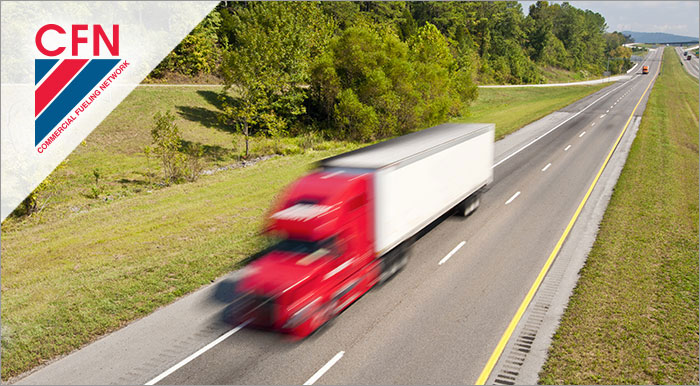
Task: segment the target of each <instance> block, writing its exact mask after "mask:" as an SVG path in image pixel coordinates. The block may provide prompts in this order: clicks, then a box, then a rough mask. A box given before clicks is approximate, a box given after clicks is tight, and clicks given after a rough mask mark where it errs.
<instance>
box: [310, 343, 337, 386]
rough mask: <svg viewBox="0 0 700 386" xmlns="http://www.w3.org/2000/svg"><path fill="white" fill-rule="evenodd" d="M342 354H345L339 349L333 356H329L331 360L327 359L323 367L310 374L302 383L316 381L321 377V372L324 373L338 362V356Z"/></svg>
mask: <svg viewBox="0 0 700 386" xmlns="http://www.w3.org/2000/svg"><path fill="white" fill-rule="evenodd" d="M343 355H345V351H341V352H339V353H337V354H335V356H334V357H333V358H331V360H329V361H328V363H326V364H325V365H323V367H321V368H320V369H318V371H317V372H316V374H314V375H312V376H311V378H309V380H307V381H306V382H304V385H313V384H314V382H316V381H318V379H319V378H321V377H322V376H323V374H325V373H326V371H328V370H329V369H330V368H331V367H333V365H334V364H335V363H336V362H338V361H339V360H340V358H342V357H343Z"/></svg>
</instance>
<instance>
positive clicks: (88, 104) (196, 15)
mask: <svg viewBox="0 0 700 386" xmlns="http://www.w3.org/2000/svg"><path fill="white" fill-rule="evenodd" d="M217 3H218V2H216V1H207V2H180V1H178V2H174V1H173V2H131V1H124V2H121V1H120V2H101V1H100V2H82V1H68V2H48V1H47V2H10V1H3V2H2V3H1V11H2V12H1V15H2V36H1V40H0V42H1V46H2V47H1V51H0V58H1V59H0V65H1V68H0V73H1V75H2V90H1V91H2V94H1V95H0V102H1V103H0V104H1V105H2V106H1V108H2V109H1V112H0V137H1V138H0V162H1V163H0V166H1V169H2V175H1V176H0V178H1V179H0V190H1V192H0V206H1V212H2V220H4V219H5V218H6V217H7V216H8V215H9V214H10V213H11V212H12V211H13V210H14V209H15V208H16V207H17V206H18V205H19V204H20V203H21V202H22V201H23V200H24V199H25V198H26V197H27V196H28V195H29V194H30V193H31V192H32V191H33V190H34V189H35V188H36V187H37V186H38V185H39V184H40V183H41V181H43V180H44V179H45V178H46V177H47V176H48V175H49V174H50V173H51V171H52V170H53V169H54V168H55V167H56V166H58V164H60V163H61V161H63V160H64V159H65V158H66V157H67V156H68V155H69V154H70V153H71V152H72V151H73V149H75V148H76V146H78V145H79V144H80V143H81V142H82V141H83V140H84V139H85V137H87V136H88V134H90V132H92V130H93V129H94V128H95V127H97V125H99V123H100V122H101V121H102V120H103V119H104V118H105V117H106V116H107V115H108V114H109V113H110V112H111V111H112V110H113V109H114V108H115V107H117V105H118V104H119V103H120V102H121V101H122V99H124V98H125V97H126V96H127V95H129V93H131V91H132V90H133V89H134V88H135V87H136V86H137V85H138V84H139V83H140V82H141V81H142V80H143V79H144V78H145V77H146V76H147V75H148V74H149V73H150V72H151V71H152V70H153V69H154V68H155V67H156V66H157V65H158V63H160V61H161V60H163V58H165V56H166V55H168V53H169V52H170V51H171V50H173V49H174V48H175V46H176V45H177V44H178V43H180V41H181V40H182V39H184V38H185V36H187V34H188V33H189V32H190V31H191V30H192V29H193V28H194V27H195V26H197V24H198V23H199V22H200V21H202V20H203V19H204V17H205V16H206V15H207V14H208V13H209V12H210V11H211V10H212V9H214V7H215V6H216V4H217ZM147 124H148V123H147V122H144V125H147Z"/></svg>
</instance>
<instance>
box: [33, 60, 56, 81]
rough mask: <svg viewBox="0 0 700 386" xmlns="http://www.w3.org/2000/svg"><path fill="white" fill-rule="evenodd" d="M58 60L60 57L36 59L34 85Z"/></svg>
mask: <svg viewBox="0 0 700 386" xmlns="http://www.w3.org/2000/svg"><path fill="white" fill-rule="evenodd" d="M57 62H58V59H34V85H35V86H36V85H37V84H38V83H39V81H40V80H41V78H43V77H44V75H46V73H47V72H49V70H50V69H52V68H53V66H54V65H55V64H56V63H57Z"/></svg>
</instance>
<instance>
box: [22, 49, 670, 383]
mask: <svg viewBox="0 0 700 386" xmlns="http://www.w3.org/2000/svg"><path fill="white" fill-rule="evenodd" d="M661 54H662V50H661V49H659V50H656V51H653V52H650V53H649V55H648V56H647V59H646V62H645V63H644V64H647V65H649V69H650V74H649V75H641V66H639V67H638V71H636V72H633V73H632V74H631V75H632V77H631V78H630V79H629V80H627V81H624V82H618V83H615V84H613V85H611V86H608V87H606V88H605V89H603V90H601V91H599V92H597V93H595V94H593V95H591V96H589V97H586V98H583V99H582V100H580V101H578V102H576V103H573V104H572V105H570V106H568V107H566V108H564V109H562V110H560V111H558V112H556V113H553V114H551V115H550V116H548V117H545V118H544V119H542V120H540V121H538V122H536V123H534V124H532V125H528V127H526V128H525V129H523V130H520V131H519V132H517V133H515V134H513V135H511V136H509V137H507V138H505V139H504V140H501V141H499V142H498V143H497V144H496V166H495V170H494V182H493V184H492V185H491V188H490V190H489V191H488V192H486V193H485V194H484V195H483V197H482V200H481V207H480V208H479V209H478V210H477V211H476V212H475V213H474V214H473V215H471V216H470V217H468V218H466V219H463V218H459V217H456V216H453V217H446V218H445V219H444V220H443V221H441V222H438V223H437V224H435V226H434V228H433V229H432V230H431V231H430V232H428V233H427V234H425V235H424V236H423V237H422V238H421V239H419V240H418V241H417V242H416V243H415V245H414V247H413V252H412V256H411V261H410V262H409V264H408V266H406V268H405V269H404V270H403V271H402V272H400V273H399V274H398V275H397V276H396V277H395V278H394V279H392V280H391V281H389V282H388V283H386V284H385V285H383V286H381V287H378V288H375V289H373V290H371V291H370V292H369V293H368V294H366V295H365V296H363V297H362V298H360V299H359V300H358V301H357V302H355V303H354V304H353V305H352V306H350V307H349V308H348V309H347V310H346V311H345V312H343V313H342V314H341V315H340V316H339V317H337V318H336V319H335V320H334V321H333V323H331V324H330V325H329V326H327V327H325V328H324V329H322V330H321V331H319V332H318V333H316V334H315V335H313V336H311V337H310V338H308V339H306V340H303V341H301V342H291V341H289V340H288V339H286V338H285V337H283V336H280V335H277V334H274V333H269V332H264V331H255V330H251V329H247V328H242V329H238V328H234V327H235V326H225V327H222V326H221V325H220V324H212V325H211V326H210V327H209V328H206V329H205V328H201V331H200V332H199V333H197V334H192V337H189V335H190V332H188V331H189V330H188V329H189V328H191V326H193V325H196V324H198V323H200V324H201V323H209V322H207V321H206V320H204V321H202V320H199V319H196V318H198V317H201V313H200V314H198V313H197V312H196V311H191V310H204V309H205V308H206V307H209V306H206V307H205V306H200V305H198V304H196V303H198V302H201V299H203V298H205V296H208V295H207V294H206V293H205V292H202V294H193V295H190V296H189V297H186V298H185V299H183V300H182V301H180V302H177V303H175V304H173V305H172V306H168V307H166V308H164V309H163V310H161V311H158V312H156V313H154V315H152V316H149V317H147V318H144V319H143V320H141V321H138V322H135V323H133V324H132V325H130V326H129V327H127V328H125V329H123V330H120V331H118V332H117V333H115V334H112V335H111V336H109V337H106V338H105V339H102V340H100V341H98V342H96V343H94V344H92V345H90V346H88V347H86V348H85V349H83V350H80V351H77V352H76V353H74V354H71V355H69V356H67V357H65V358H63V359H61V360H59V361H57V362H55V363H53V364H51V365H49V366H47V367H45V368H43V369H41V370H39V371H37V372H35V373H34V374H32V375H30V376H28V377H25V378H24V379H22V380H20V383H36V384H38V383H65V384H69V383H72V384H74V383H83V384H84V383H98V384H99V383H149V384H153V383H161V384H302V383H306V384H311V383H315V384H471V383H475V382H476V381H477V379H478V378H479V376H480V374H482V372H483V370H484V367H485V365H486V364H487V362H488V360H489V358H490V357H491V356H492V353H493V352H494V349H495V348H496V346H497V344H498V342H499V340H500V339H501V337H502V336H503V334H504V331H505V330H506V329H507V326H508V324H509V323H510V321H511V320H512V319H513V316H514V315H515V314H516V311H517V310H518V307H519V306H520V304H521V303H522V302H523V299H524V298H525V295H526V293H527V292H528V290H529V289H530V287H531V286H532V285H533V282H534V281H535V280H536V277H537V276H538V274H539V273H540V271H541V270H542V267H543V266H544V264H545V261H546V260H547V259H548V257H549V256H550V254H551V253H552V251H553V249H554V247H555V245H556V244H557V242H558V241H559V239H560V238H561V236H562V234H563V232H564V230H565V228H566V226H567V224H568V223H569V221H570V220H571V218H572V216H573V215H574V213H575V211H576V209H577V207H578V206H579V204H580V202H581V201H582V199H583V197H584V195H585V194H586V192H587V190H588V189H589V187H590V185H591V183H592V182H593V180H594V179H595V177H596V175H597V173H598V171H599V170H600V168H601V166H602V165H603V163H604V161H605V159H606V156H607V155H608V153H609V152H610V150H611V149H612V148H613V146H614V144H615V143H616V140H617V139H618V137H619V135H620V133H621V132H622V129H623V127H625V125H626V123H627V122H628V121H629V119H630V117H631V115H632V112H633V110H634V109H635V107H636V106H638V108H637V109H636V112H635V113H634V115H635V116H641V114H642V113H643V110H644V105H645V104H646V97H647V96H648V93H649V91H647V90H648V89H649V87H648V86H649V85H650V83H651V82H652V80H653V79H654V77H655V76H656V74H657V70H658V67H659V64H660V60H661ZM645 91H647V92H646V94H645V96H644V97H642V96H643V94H644V93H645ZM460 172H464V173H468V170H466V169H465V170H458V169H456V170H455V173H460ZM450 254H451V256H450V257H449V259H448V260H446V261H444V263H443V264H439V262H440V261H441V260H443V259H444V258H445V257H446V256H448V255H450ZM207 291H209V292H212V289H208V290H207ZM177 307H180V309H178V308H177ZM188 307H189V308H188ZM206 309H209V308H206ZM183 310H190V311H183ZM202 312H203V311H202ZM197 328H199V327H197ZM149 329H150V330H149ZM177 335H180V336H181V337H182V339H178V340H176V339H170V338H168V337H169V336H177ZM194 335H196V336H194ZM185 338H187V339H185ZM487 375H488V374H487Z"/></svg>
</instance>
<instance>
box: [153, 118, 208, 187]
mask: <svg viewBox="0 0 700 386" xmlns="http://www.w3.org/2000/svg"><path fill="white" fill-rule="evenodd" d="M151 137H152V139H153V142H152V144H151V146H146V148H144V153H146V157H150V156H151V155H153V156H154V157H155V158H156V159H158V160H160V163H161V166H162V170H163V176H164V179H165V183H167V184H169V183H178V182H182V181H183V180H187V181H195V180H196V179H197V178H198V177H199V175H200V174H201V172H202V167H203V165H202V163H201V158H202V155H203V154H204V149H203V148H202V146H201V145H193V144H189V145H188V146H183V142H182V138H181V137H180V130H179V129H178V127H177V125H176V124H175V117H174V116H173V115H172V114H171V113H170V111H167V112H166V113H165V114H162V113H160V112H158V113H156V114H155V115H154V116H153V128H152V129H151Z"/></svg>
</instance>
